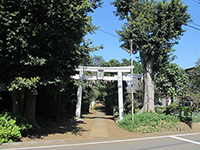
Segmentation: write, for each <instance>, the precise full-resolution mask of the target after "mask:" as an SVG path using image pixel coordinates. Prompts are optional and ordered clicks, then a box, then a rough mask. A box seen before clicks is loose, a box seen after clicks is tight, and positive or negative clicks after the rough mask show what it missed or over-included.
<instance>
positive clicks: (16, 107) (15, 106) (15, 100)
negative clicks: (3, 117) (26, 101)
mask: <svg viewBox="0 0 200 150" xmlns="http://www.w3.org/2000/svg"><path fill="white" fill-rule="evenodd" d="M11 95H12V112H13V113H15V114H19V113H20V100H19V91H18V90H16V89H14V90H13V91H12V92H11Z"/></svg>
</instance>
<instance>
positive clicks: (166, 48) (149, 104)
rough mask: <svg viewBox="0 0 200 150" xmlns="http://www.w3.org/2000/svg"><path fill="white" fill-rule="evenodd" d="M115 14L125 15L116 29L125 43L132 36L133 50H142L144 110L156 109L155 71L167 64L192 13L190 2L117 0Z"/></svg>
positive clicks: (126, 43)
mask: <svg viewBox="0 0 200 150" xmlns="http://www.w3.org/2000/svg"><path fill="white" fill-rule="evenodd" d="M112 4H114V6H115V7H116V9H117V11H116V12H115V15H116V16H119V17H120V19H126V21H127V22H126V23H125V24H124V25H123V28H122V31H117V33H118V34H119V35H120V36H121V41H123V42H124V43H123V44H122V45H121V46H122V47H125V48H129V47H130V42H129V41H130V39H133V53H134V54H136V53H139V55H140V59H141V63H142V67H143V76H144V106H143V108H142V110H141V112H143V111H145V112H150V111H154V74H155V73H156V72H157V71H158V69H159V68H160V67H163V66H165V64H166V63H168V60H169V58H170V56H171V54H172V52H173V49H172V47H173V46H174V45H175V44H177V43H178V39H180V36H181V35H182V34H183V32H184V30H183V29H182V25H185V24H187V22H188V21H189V19H190V15H189V14H188V13H187V8H188V6H184V5H183V3H182V2H181V0H171V1H166V0H163V1H158V2H157V1H156V0H138V1H132V0H116V1H114V2H113V3H112Z"/></svg>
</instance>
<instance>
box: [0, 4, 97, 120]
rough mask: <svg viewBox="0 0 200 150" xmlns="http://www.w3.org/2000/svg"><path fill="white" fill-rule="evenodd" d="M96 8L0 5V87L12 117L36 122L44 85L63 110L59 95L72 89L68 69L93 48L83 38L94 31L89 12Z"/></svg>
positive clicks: (90, 6) (72, 70) (94, 6)
mask: <svg viewBox="0 0 200 150" xmlns="http://www.w3.org/2000/svg"><path fill="white" fill-rule="evenodd" d="M99 6H101V0H90V1H87V0H74V1H71V0H65V1H64V0H53V1H50V0H41V1H36V0H15V1H13V0H7V1H4V0H1V1H0V8H1V11H0V72H1V75H0V86H1V89H4V90H7V87H9V90H10V91H11V92H12V98H13V107H12V110H13V112H14V113H21V114H23V115H24V116H25V117H26V118H28V119H29V120H31V121H32V122H34V123H36V121H35V105H36V97H37V96H36V95H37V94H38V92H39V91H38V88H41V87H45V86H46V88H48V89H50V90H52V89H53V90H52V91H49V92H50V93H52V94H53V95H54V96H53V100H55V104H56V106H60V105H61V106H65V104H64V105H62V104H61V98H60V92H61V91H62V92H66V91H67V92H69V91H70V90H69V89H68V88H72V89H73V87H70V86H68V85H69V84H71V81H70V75H71V74H75V71H74V68H75V67H77V66H78V65H79V64H80V63H81V61H82V60H83V59H86V58H87V57H89V52H91V51H94V50H97V49H98V48H99V47H94V46H90V45H91V44H92V42H91V41H90V40H86V39H84V37H85V35H86V34H88V33H92V32H94V30H95V29H96V27H95V26H94V25H93V24H92V18H91V16H90V13H93V12H94V10H95V9H96V8H97V7H99ZM48 86H50V87H48ZM52 86H54V87H52ZM72 92H73V91H72ZM69 94H71V93H69ZM27 104H29V105H27ZM57 111H58V112H57V114H60V113H61V108H60V107H58V110H57ZM62 112H63V111H62Z"/></svg>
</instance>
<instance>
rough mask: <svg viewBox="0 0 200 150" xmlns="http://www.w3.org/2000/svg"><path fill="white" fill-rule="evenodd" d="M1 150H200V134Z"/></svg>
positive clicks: (40, 145) (28, 146)
mask: <svg viewBox="0 0 200 150" xmlns="http://www.w3.org/2000/svg"><path fill="white" fill-rule="evenodd" d="M0 149H7V150H11V149H14V150H26V149H35V150H38V149H41V150H42V149H43V150H45V149H48V150H55V149H56V150H64V149H67V150H111V149H112V150H200V132H199V133H188V134H178V135H166V136H156V137H145V138H136V139H121V140H110V141H96V142H88V141H87V142H86V141H85V142H84V141H82V142H81V141H79V142H78V141H73V142H70V143H69V142H65V143H62V144H61V143H60V144H59V143H51V142H49V143H46V144H45V143H37V142H35V143H27V144H22V145H20V144H19V145H12V144H8V145H3V146H1V147H0Z"/></svg>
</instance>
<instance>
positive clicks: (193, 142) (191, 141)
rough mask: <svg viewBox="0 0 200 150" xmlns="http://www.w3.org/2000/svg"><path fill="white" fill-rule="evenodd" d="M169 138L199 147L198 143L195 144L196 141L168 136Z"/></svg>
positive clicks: (199, 143)
mask: <svg viewBox="0 0 200 150" xmlns="http://www.w3.org/2000/svg"><path fill="white" fill-rule="evenodd" d="M169 137H171V138H174V139H177V140H181V141H185V142H188V143H192V144H197V145H200V142H196V141H193V140H188V139H184V138H180V137H176V136H169Z"/></svg>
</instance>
